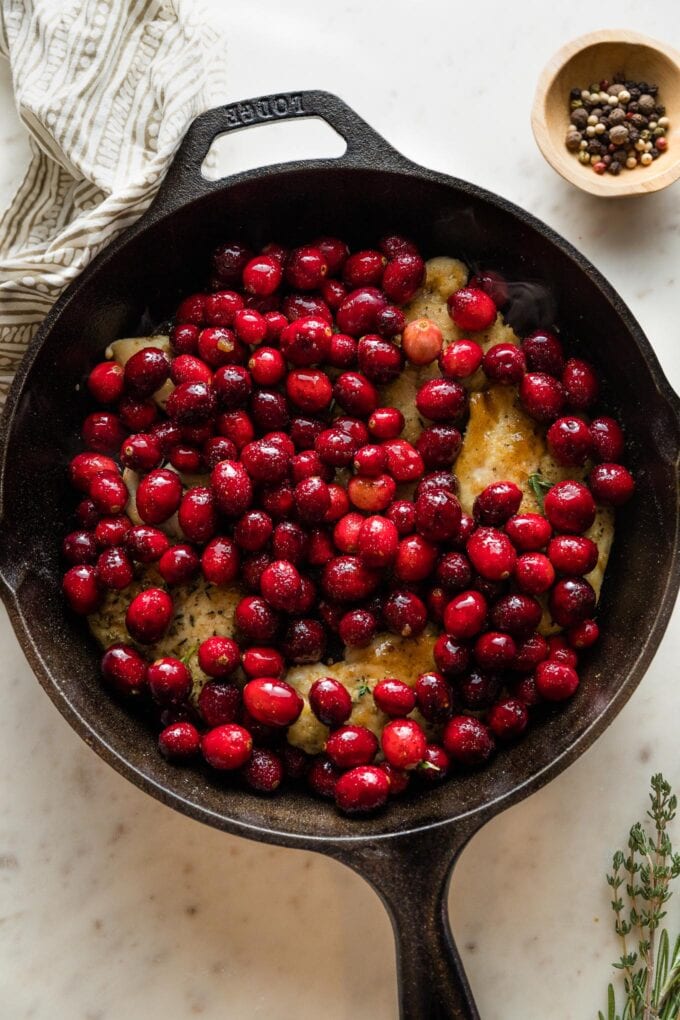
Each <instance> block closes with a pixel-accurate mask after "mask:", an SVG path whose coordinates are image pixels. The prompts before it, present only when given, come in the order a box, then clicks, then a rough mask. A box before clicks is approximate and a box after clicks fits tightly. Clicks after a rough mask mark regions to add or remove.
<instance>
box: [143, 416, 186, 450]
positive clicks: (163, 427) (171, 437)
mask: <svg viewBox="0 0 680 1020" xmlns="http://www.w3.org/2000/svg"><path fill="white" fill-rule="evenodd" d="M149 435H150V436H151V437H152V438H153V439H154V440H155V441H156V442H157V443H158V445H159V446H160V448H161V451H162V453H163V454H164V455H165V456H167V454H168V452H169V451H170V450H171V449H172V447H173V446H174V445H175V444H176V443H179V442H180V440H181V439H182V430H181V429H180V427H179V425H175V424H174V422H171V421H170V420H169V419H166V420H165V421H159V422H156V423H155V425H153V426H152V428H151V432H150V433H149Z"/></svg>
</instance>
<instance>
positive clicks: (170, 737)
mask: <svg viewBox="0 0 680 1020" xmlns="http://www.w3.org/2000/svg"><path fill="white" fill-rule="evenodd" d="M200 746H201V736H200V733H199V732H198V730H197V729H196V727H195V726H194V724H193V723H190V722H186V721H181V722H175V723H171V724H170V725H169V726H166V727H165V729H164V730H162V731H161V733H160V734H159V737H158V749H159V751H160V752H161V754H162V755H163V757H164V758H167V759H168V761H186V760H187V759H188V758H193V756H194V755H195V754H197V753H198V751H199V748H200Z"/></svg>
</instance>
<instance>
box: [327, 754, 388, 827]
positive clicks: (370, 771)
mask: <svg viewBox="0 0 680 1020" xmlns="http://www.w3.org/2000/svg"><path fill="white" fill-rule="evenodd" d="M334 792H335V803H336V804H337V806H338V807H339V808H340V810H341V811H344V812H345V813H346V814H349V815H358V814H367V813H369V812H371V811H377V810H378V808H381V807H382V806H383V805H384V804H385V802H386V800H387V798H388V796H389V793H390V780H389V777H388V775H387V773H386V772H385V769H383V768H380V767H378V766H376V765H362V766H358V767H357V768H353V769H349V771H348V772H345V774H344V775H343V776H340V778H339V779H338V780H337V782H336V783H335V791H334Z"/></svg>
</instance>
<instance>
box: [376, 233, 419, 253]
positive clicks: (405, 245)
mask: <svg viewBox="0 0 680 1020" xmlns="http://www.w3.org/2000/svg"><path fill="white" fill-rule="evenodd" d="M378 248H380V251H381V252H382V253H383V255H386V256H387V258H388V259H395V258H396V257H397V255H418V254H419V252H418V248H417V246H416V245H415V244H414V243H413V241H410V240H409V239H408V238H407V237H402V235H401V234H386V235H385V237H382V238H381V239H380V241H379V242H378Z"/></svg>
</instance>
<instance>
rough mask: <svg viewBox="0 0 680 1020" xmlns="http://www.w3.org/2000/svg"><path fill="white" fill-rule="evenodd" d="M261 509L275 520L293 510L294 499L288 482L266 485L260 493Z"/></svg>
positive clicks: (284, 516) (280, 518)
mask: <svg viewBox="0 0 680 1020" xmlns="http://www.w3.org/2000/svg"><path fill="white" fill-rule="evenodd" d="M260 501H261V503H262V509H263V510H266V511H267V513H268V514H270V515H271V516H272V517H274V518H275V519H276V520H282V519H283V518H286V517H288V516H289V515H290V514H291V513H292V512H293V507H294V506H295V499H294V497H293V488H292V486H291V485H290V482H282V483H281V485H275V486H268V487H267V488H264V489H262V491H261V493H260Z"/></svg>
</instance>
